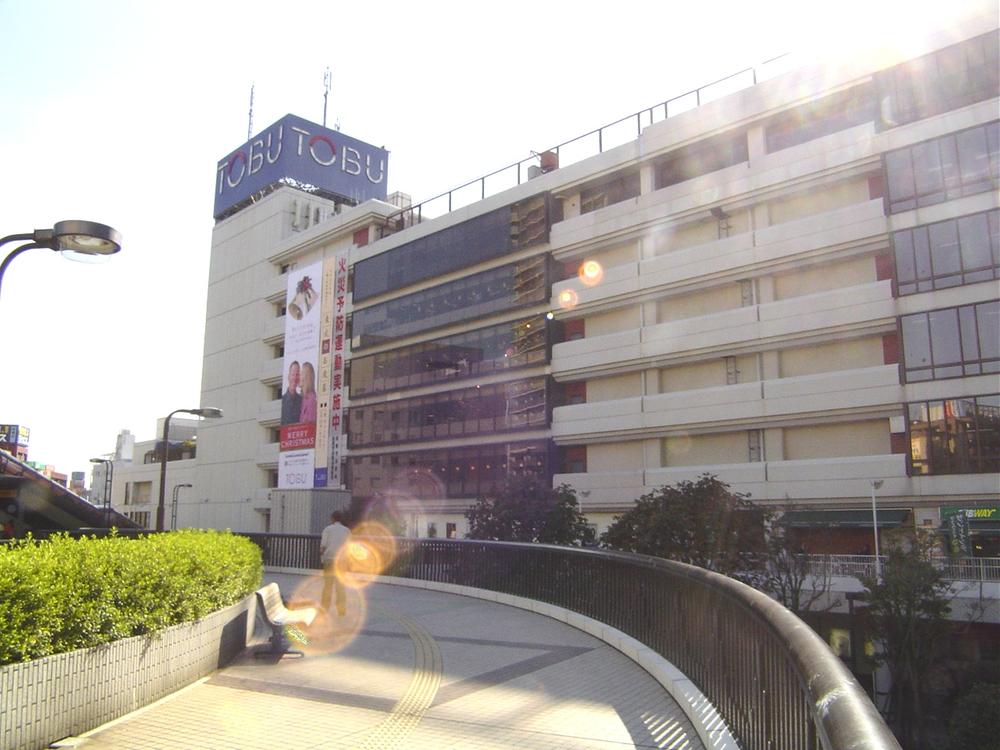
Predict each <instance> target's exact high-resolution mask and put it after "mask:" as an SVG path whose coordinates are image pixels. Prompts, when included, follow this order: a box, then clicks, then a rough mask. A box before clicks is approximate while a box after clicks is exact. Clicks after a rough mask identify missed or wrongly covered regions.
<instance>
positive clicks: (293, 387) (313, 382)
mask: <svg viewBox="0 0 1000 750" xmlns="http://www.w3.org/2000/svg"><path fill="white" fill-rule="evenodd" d="M322 273H323V264H322V262H320V263H312V264H309V265H307V266H302V267H299V268H294V269H292V270H291V271H289V273H288V288H287V291H286V298H285V309H286V312H287V314H286V317H285V356H284V362H285V368H284V373H283V374H282V382H281V444H280V455H279V471H278V486H279V488H290V487H312V486H313V472H312V467H313V458H314V456H313V453H314V448H315V445H316V416H317V372H316V363H317V360H318V357H319V336H320V298H321V292H322Z"/></svg>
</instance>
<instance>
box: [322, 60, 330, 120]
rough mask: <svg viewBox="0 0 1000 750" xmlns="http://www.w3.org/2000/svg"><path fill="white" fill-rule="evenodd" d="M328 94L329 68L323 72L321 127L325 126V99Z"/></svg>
mask: <svg viewBox="0 0 1000 750" xmlns="http://www.w3.org/2000/svg"><path fill="white" fill-rule="evenodd" d="M329 95H330V68H327V69H326V71H325V72H324V73H323V127H324V128H325V127H326V99H327V97H328V96H329Z"/></svg>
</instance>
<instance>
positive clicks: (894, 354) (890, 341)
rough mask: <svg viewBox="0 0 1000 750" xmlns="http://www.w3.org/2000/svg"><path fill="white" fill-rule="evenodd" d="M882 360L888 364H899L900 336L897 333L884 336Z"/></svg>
mask: <svg viewBox="0 0 1000 750" xmlns="http://www.w3.org/2000/svg"><path fill="white" fill-rule="evenodd" d="M882 362H883V363H884V364H887V365H897V364H899V338H898V337H897V336H896V334H895V333H887V334H885V335H884V336H883V337H882Z"/></svg>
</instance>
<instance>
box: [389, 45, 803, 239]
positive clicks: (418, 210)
mask: <svg viewBox="0 0 1000 750" xmlns="http://www.w3.org/2000/svg"><path fill="white" fill-rule="evenodd" d="M790 54H791V53H788V52H786V53H784V54H782V55H778V56H776V57H772V58H770V59H768V60H764V61H763V62H761V63H760V64H759V65H755V66H754V65H752V66H749V67H746V68H743V69H741V70H738V71H736V72H735V73H730V74H729V75H726V76H723V77H722V78H719V79H717V80H715V81H712V82H711V83H706V84H703V85H701V86H698V87H697V88H693V89H691V90H690V91H685V92H684V93H683V94H677V95H676V96H672V97H670V98H669V99H666V100H664V101H662V102H657V103H656V104H653V105H652V106H650V107H644V108H643V109H640V110H639V111H638V112H634V113H632V114H629V115H625V116H624V117H620V118H619V119H617V120H615V121H614V122H609V123H608V124H607V125H602V126H601V127H599V128H595V129H593V130H589V131H587V132H586V133H583V134H581V135H578V136H576V137H574V138H570V139H569V140H568V141H563V142H562V143H560V144H558V145H556V146H552V147H551V148H548V149H543V150H542V151H540V152H532V154H531V156H528V157H525V158H524V159H519V160H518V161H515V162H512V163H510V164H508V165H507V166H505V167H500V168H499V169H495V170H493V171H492V172H489V173H487V174H484V175H482V176H481V177H477V178H474V179H472V180H469V181H468V182H465V183H462V184H461V185H459V186H457V187H453V188H451V189H449V190H446V191H444V192H443V193H439V194H438V195H435V196H433V197H431V198H426V199H424V200H422V201H420V203H416V204H413V205H411V206H407V207H406V208H401V209H400V210H399V211H396V212H395V213H393V214H391V215H390V216H389V217H388V218H387V219H386V225H389V226H391V225H394V224H396V223H397V222H399V221H400V220H401V219H403V217H405V216H407V215H409V216H410V217H411V219H412V217H413V216H414V215H416V217H417V223H419V222H420V221H421V220H422V219H423V207H424V206H426V205H428V204H430V203H433V202H434V201H437V200H440V199H442V198H447V199H448V210H447V212H446V213H451V211H452V210H453V208H452V196H453V195H454V194H455V193H457V192H458V191H460V190H464V189H465V188H468V187H471V186H473V185H476V184H477V183H478V184H479V186H480V196H479V197H480V200H483V199H485V198H486V180H487V179H488V178H490V177H495V176H496V175H499V174H503V173H504V172H507V171H509V170H514V169H516V171H517V184H518V185H520V184H522V179H521V178H522V175H521V165H522V164H526V163H529V162H533V161H535V160H536V159H538V158H539V156H540V155H541V154H542V153H546V152H549V151H551V152H554V153H555V154H556V155H557V156H559V154H560V151H561V150H562V149H563V148H564V147H566V146H569V145H571V144H573V143H576V142H577V141H582V140H583V139H584V138H589V137H591V136H594V135H596V136H597V153H598V154H603V153H604V131H606V130H608V129H609V128H613V127H615V126H616V125H621V124H622V123H623V122H628V121H629V120H632V119H635V121H636V138H638V137H639V136H640V135H642V122H643V115H648V116H649V118H648V124H649V125H652V124H653V123H654V122H658V121H657V120H656V119H655V116H656V112H657V111H658V110H659V109H660V108H661V107H662V108H663V117H662V119H661V120H659V121H660V122H662V120H666V119H669V118H670V117H671V116H672V115H671V114H670V105H671V104H672V103H674V102H679V101H682V100H683V99H686V98H688V97H690V96H692V95H693V96H694V97H695V107H700V106H701V103H702V102H701V97H702V93H703V92H705V91H706V90H708V89H711V88H712V87H713V86H718V85H720V84H723V83H726V82H727V81H731V80H733V79H736V78H739V77H741V76H745V75H746V74H747V73H750V74H751V76H752V83H751V84H750V86H755V85H757V82H758V81H757V72H758V70H760V69H762V68H764V66H766V65H770V64H771V63H773V62H776V61H777V60H781V59H782V58H785V57H788V56H789V55H790ZM683 111H685V112H686V111H688V110H683ZM677 114H680V113H677ZM584 158H586V157H584ZM574 163H575V162H574ZM559 166H561V167H562V166H566V165H565V164H562V163H560V164H559ZM411 223H412V222H411ZM403 225H404V226H405V225H406V222H405V219H403Z"/></svg>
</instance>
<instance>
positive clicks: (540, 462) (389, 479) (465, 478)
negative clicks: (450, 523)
mask: <svg viewBox="0 0 1000 750" xmlns="http://www.w3.org/2000/svg"><path fill="white" fill-rule="evenodd" d="M552 452H553V450H552V446H551V443H550V442H549V441H536V442H525V443H500V444H498V445H476V446H469V447H465V448H447V449H441V450H431V451H416V452H407V453H383V454H381V455H379V456H352V457H351V458H349V459H348V461H347V481H348V487H350V489H351V494H352V495H353V496H355V497H372V496H374V495H375V494H376V493H378V494H380V495H382V496H383V497H390V498H391V497H393V496H399V497H405V498H418V499H423V498H426V499H436V498H442V497H445V498H470V499H471V498H476V497H479V496H481V495H488V494H491V493H494V492H496V491H498V490H499V489H500V488H501V487H502V486H503V483H504V481H505V480H506V479H507V477H508V476H511V477H516V476H527V475H531V476H537V477H541V478H542V479H543V480H545V481H551V478H552V473H551V469H550V463H551V461H550V454H551V453H552Z"/></svg>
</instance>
